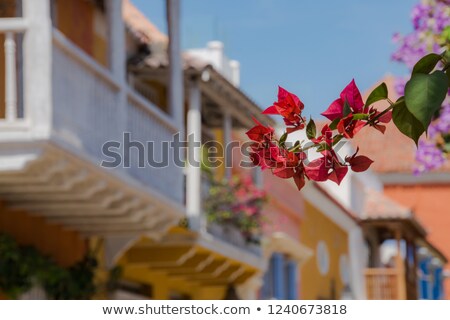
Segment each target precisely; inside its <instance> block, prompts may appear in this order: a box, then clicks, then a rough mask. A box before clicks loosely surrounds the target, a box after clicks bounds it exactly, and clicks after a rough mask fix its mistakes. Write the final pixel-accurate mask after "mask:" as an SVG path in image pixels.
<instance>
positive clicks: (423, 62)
mask: <svg viewBox="0 0 450 320" xmlns="http://www.w3.org/2000/svg"><path fill="white" fill-rule="evenodd" d="M441 59H442V56H441V55H440V54H437V53H430V54H427V55H426V56H424V57H422V58H421V59H420V60H419V61H417V63H416V65H415V66H414V68H413V71H412V74H416V73H425V74H428V73H430V72H431V71H433V69H434V67H436V65H437V63H438V62H439V60H441Z"/></svg>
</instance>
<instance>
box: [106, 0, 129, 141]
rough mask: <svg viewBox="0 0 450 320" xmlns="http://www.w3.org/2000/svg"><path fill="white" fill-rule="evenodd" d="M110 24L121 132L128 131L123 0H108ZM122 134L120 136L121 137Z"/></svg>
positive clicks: (111, 51)
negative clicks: (118, 87) (117, 85)
mask: <svg viewBox="0 0 450 320" xmlns="http://www.w3.org/2000/svg"><path fill="white" fill-rule="evenodd" d="M107 10H108V24H109V30H110V33H109V46H110V48H109V52H110V55H109V66H110V69H111V72H112V74H113V77H114V79H115V80H116V82H117V83H119V84H120V91H119V93H118V97H117V99H118V102H119V113H120V116H119V119H120V130H119V132H120V134H122V133H124V132H126V131H127V93H126V87H127V82H126V44H125V24H124V21H123V18H122V0H108V1H107ZM121 138H122V136H120V137H118V139H121Z"/></svg>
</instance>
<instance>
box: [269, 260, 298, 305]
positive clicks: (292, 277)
mask: <svg viewBox="0 0 450 320" xmlns="http://www.w3.org/2000/svg"><path fill="white" fill-rule="evenodd" d="M297 287H298V268H297V262H296V261H294V260H292V259H290V258H289V257H288V256H286V255H284V254H282V253H274V254H273V255H272V257H271V258H270V263H269V268H268V270H267V272H266V274H265V275H264V284H263V288H262V291H261V298H262V299H278V300H281V299H287V300H294V299H298V293H297Z"/></svg>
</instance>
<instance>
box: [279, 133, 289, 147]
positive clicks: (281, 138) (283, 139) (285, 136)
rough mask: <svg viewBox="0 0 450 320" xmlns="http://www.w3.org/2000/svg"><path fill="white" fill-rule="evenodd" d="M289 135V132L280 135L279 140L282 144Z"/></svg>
mask: <svg viewBox="0 0 450 320" xmlns="http://www.w3.org/2000/svg"><path fill="white" fill-rule="evenodd" d="M287 136H288V133H287V132H285V133H283V135H282V136H281V137H280V140H279V142H280V144H284V143H285V142H286V139H287Z"/></svg>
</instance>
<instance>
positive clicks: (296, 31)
mask: <svg viewBox="0 0 450 320" xmlns="http://www.w3.org/2000/svg"><path fill="white" fill-rule="evenodd" d="M132 1H133V3H134V4H135V5H136V6H137V7H138V8H139V9H140V10H141V11H142V12H144V14H145V15H146V16H147V17H149V19H150V20H151V21H152V22H153V23H154V24H156V25H157V26H158V27H159V28H160V29H161V30H162V31H165V32H166V30H167V28H166V21H165V11H164V10H165V9H164V4H165V1H164V0H150V1H149V0H132ZM181 2H182V13H181V14H182V20H181V24H182V45H183V48H198V47H204V46H205V45H206V43H207V42H208V41H210V40H221V41H223V42H224V43H225V51H226V54H227V55H228V56H229V57H230V58H232V59H236V60H239V61H240V63H241V88H242V89H243V90H244V91H245V92H246V93H247V94H248V95H249V96H251V97H252V98H253V100H255V101H256V102H257V103H258V104H259V105H260V106H261V107H262V108H265V107H266V106H269V105H270V104H271V103H272V102H273V101H275V100H276V93H277V86H278V85H281V86H283V87H285V88H286V89H287V90H290V91H292V92H294V93H295V94H297V95H298V96H299V97H300V99H301V100H302V101H303V102H304V103H305V106H306V107H305V111H304V114H305V115H309V114H311V115H313V116H317V115H318V114H319V113H320V112H322V111H323V110H325V109H326V108H327V107H328V105H329V104H330V103H331V102H332V101H333V100H334V99H335V98H337V97H338V95H339V93H340V92H341V90H342V89H343V88H344V86H345V85H346V84H347V83H348V82H350V81H351V79H352V78H355V81H356V83H357V84H358V86H359V87H360V89H361V90H362V91H364V90H365V89H367V88H369V87H370V86H371V85H372V84H374V83H375V82H376V81H377V80H379V79H380V78H382V77H383V76H384V75H385V74H387V73H393V74H402V73H404V72H406V70H405V69H404V68H403V67H402V66H400V65H398V64H396V63H393V62H391V61H390V54H391V53H392V51H393V50H394V49H395V45H394V44H393V43H392V41H391V37H392V34H393V33H394V32H396V31H399V32H402V33H406V32H409V31H410V30H411V23H410V12H411V9H412V7H413V5H414V4H415V3H417V0H401V1H392V0H370V1H368V0H364V1H363V0H340V1H334V0H323V1H315V0H226V1H224V0H181Z"/></svg>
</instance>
